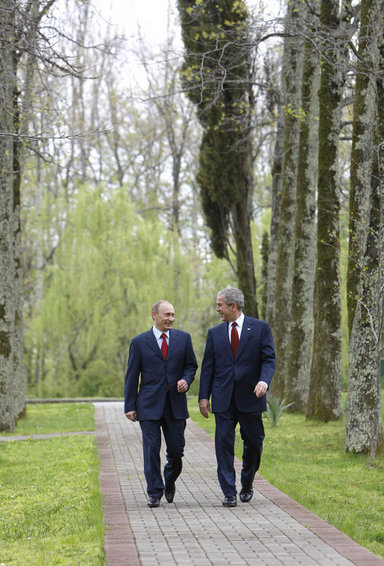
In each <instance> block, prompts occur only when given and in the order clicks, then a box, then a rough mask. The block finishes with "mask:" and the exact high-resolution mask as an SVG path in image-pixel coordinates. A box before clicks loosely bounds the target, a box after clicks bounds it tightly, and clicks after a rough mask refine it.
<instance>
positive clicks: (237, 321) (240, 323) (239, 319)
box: [234, 312, 245, 328]
mask: <svg viewBox="0 0 384 566" xmlns="http://www.w3.org/2000/svg"><path fill="white" fill-rule="evenodd" d="M244 318H245V317H244V313H243V312H242V313H241V315H240V316H239V318H237V319H236V320H235V321H234V322H236V324H237V326H239V328H243V324H244Z"/></svg>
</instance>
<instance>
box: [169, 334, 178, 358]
mask: <svg viewBox="0 0 384 566" xmlns="http://www.w3.org/2000/svg"><path fill="white" fill-rule="evenodd" d="M177 339H178V334H177V332H175V331H174V330H172V329H171V330H170V331H169V344H168V352H167V358H168V356H170V355H171V354H172V352H173V350H174V349H175V348H177Z"/></svg>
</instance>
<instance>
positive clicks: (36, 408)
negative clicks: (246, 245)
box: [4, 403, 95, 436]
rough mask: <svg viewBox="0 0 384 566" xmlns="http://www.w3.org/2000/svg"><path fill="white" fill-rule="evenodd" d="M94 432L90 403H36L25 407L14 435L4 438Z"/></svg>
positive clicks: (92, 409) (92, 410) (10, 434)
mask: <svg viewBox="0 0 384 566" xmlns="http://www.w3.org/2000/svg"><path fill="white" fill-rule="evenodd" d="M89 430H95V420H94V408H93V405H92V404H91V403H42V404H40V403H37V404H35V405H27V415H26V417H25V418H23V419H20V420H19V421H18V423H17V427H16V431H15V432H14V433H9V434H4V436H13V435H19V436H23V435H29V434H46V433H56V432H76V431H89Z"/></svg>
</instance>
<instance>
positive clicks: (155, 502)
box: [147, 495, 160, 507]
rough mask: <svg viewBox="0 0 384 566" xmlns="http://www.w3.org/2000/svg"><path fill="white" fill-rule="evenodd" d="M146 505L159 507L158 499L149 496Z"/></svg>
mask: <svg viewBox="0 0 384 566" xmlns="http://www.w3.org/2000/svg"><path fill="white" fill-rule="evenodd" d="M147 505H148V507H159V505H160V497H153V495H151V497H150V498H149V500H148V503H147Z"/></svg>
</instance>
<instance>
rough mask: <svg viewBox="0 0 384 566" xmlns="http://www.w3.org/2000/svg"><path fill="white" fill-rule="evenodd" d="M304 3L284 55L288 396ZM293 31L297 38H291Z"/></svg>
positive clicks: (279, 372)
mask: <svg viewBox="0 0 384 566" xmlns="http://www.w3.org/2000/svg"><path fill="white" fill-rule="evenodd" d="M302 10H303V3H302V2H301V1H300V0H294V1H293V2H290V3H289V4H288V12H287V16H286V31H287V32H288V34H287V37H286V39H285V43H284V55H283V69H282V73H283V99H284V106H283V111H284V145H283V169H282V188H281V201H280V214H279V231H278V242H277V261H276V288H275V316H274V322H273V333H274V340H275V347H276V370H275V375H274V378H273V382H272V386H271V391H272V393H273V394H274V395H275V396H277V397H280V398H283V397H284V395H285V378H286V376H287V373H288V361H289V357H290V352H289V336H290V331H291V307H292V276H293V262H294V236H295V217H296V183H297V164H298V146H299V115H300V102H301V101H300V98H301V88H300V85H301V78H302V64H303V58H302V40H301V39H300V35H299V33H298V21H299V19H300V16H301V14H302ZM290 34H293V37H290Z"/></svg>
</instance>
